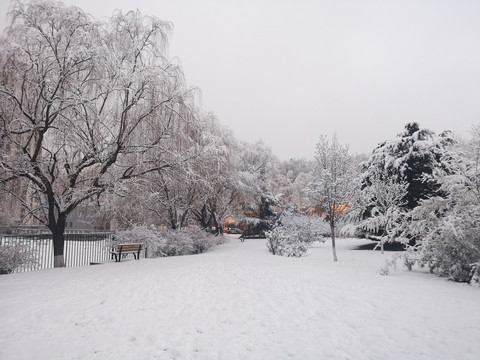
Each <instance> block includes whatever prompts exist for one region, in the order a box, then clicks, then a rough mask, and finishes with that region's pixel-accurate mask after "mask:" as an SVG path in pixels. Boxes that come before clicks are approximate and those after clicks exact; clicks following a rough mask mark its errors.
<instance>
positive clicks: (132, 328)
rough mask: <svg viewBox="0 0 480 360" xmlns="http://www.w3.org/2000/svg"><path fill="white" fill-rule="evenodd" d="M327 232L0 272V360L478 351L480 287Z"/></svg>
mask: <svg viewBox="0 0 480 360" xmlns="http://www.w3.org/2000/svg"><path fill="white" fill-rule="evenodd" d="M365 242H367V241H365V240H358V239H337V253H338V258H339V261H338V262H337V263H334V262H333V261H332V253H331V248H330V246H329V243H328V242H327V243H325V244H320V243H318V244H317V243H315V246H314V247H313V248H312V249H310V250H309V252H308V254H307V256H305V257H302V258H284V257H279V256H273V255H271V254H269V253H268V251H267V248H266V246H265V240H258V239H254V240H247V241H245V242H244V243H242V242H240V241H238V240H237V239H232V240H231V241H230V242H227V243H226V244H223V245H220V246H219V247H217V248H216V249H215V250H213V251H211V252H208V253H205V254H201V255H193V256H180V257H169V258H158V259H141V260H140V261H135V260H126V261H122V262H121V263H115V262H108V263H105V264H102V265H96V266H89V267H80V268H67V269H49V270H41V271H36V272H29V273H17V274H12V275H5V276H0V294H1V296H0V308H1V312H0V334H2V336H1V337H0V359H9V360H14V359H49V360H54V359H62V360H64V359H116V360H118V359H249V360H253V359H302V360H305V359H355V360H362V359H368V360H374V359H402V360H403V359H416V360H417V359H420V360H421V359H464V360H467V359H478V354H479V353H480V342H479V341H478V339H480V321H479V320H480V307H479V306H478V304H479V300H480V288H476V287H472V286H469V285H464V284H458V283H453V282H449V281H447V280H445V279H442V278H437V277H435V276H433V275H430V274H428V273H425V272H422V271H413V272H408V271H406V270H403V269H400V270H399V271H397V272H393V274H392V275H390V276H381V275H379V274H378V273H377V271H378V269H379V268H380V267H381V266H382V265H383V263H384V261H385V259H388V258H389V257H390V254H391V253H390V254H388V253H385V255H381V254H380V252H373V251H369V250H353V249H355V248H356V246H358V245H362V244H364V243H365Z"/></svg>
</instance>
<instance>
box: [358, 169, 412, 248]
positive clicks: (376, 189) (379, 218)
mask: <svg viewBox="0 0 480 360" xmlns="http://www.w3.org/2000/svg"><path fill="white" fill-rule="evenodd" d="M376 171H377V172H370V176H369V178H368V182H367V183H366V184H365V186H364V188H363V189H362V190H361V191H360V193H359V197H358V200H357V206H358V207H360V208H362V209H363V210H368V212H369V214H370V216H369V217H367V218H366V219H364V220H363V221H361V222H360V224H359V225H358V227H359V228H360V229H362V230H365V231H367V232H368V233H370V234H372V235H370V237H371V238H373V239H376V240H378V241H379V244H378V246H380V247H381V251H382V254H383V247H384V244H385V242H393V241H398V238H399V236H400V234H401V230H402V227H403V225H404V223H405V218H406V210H405V208H404V206H403V205H404V204H405V203H404V201H405V196H406V193H407V186H408V184H406V183H405V182H397V181H396V180H394V179H392V178H389V177H387V178H386V177H385V176H384V174H383V173H380V172H378V169H376Z"/></svg>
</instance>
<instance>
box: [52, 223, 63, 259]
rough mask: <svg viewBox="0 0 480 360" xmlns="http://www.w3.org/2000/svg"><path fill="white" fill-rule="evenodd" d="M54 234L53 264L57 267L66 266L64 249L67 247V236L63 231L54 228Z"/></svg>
mask: <svg viewBox="0 0 480 360" xmlns="http://www.w3.org/2000/svg"><path fill="white" fill-rule="evenodd" d="M52 235H53V266H54V267H56V268H59V267H65V258H64V256H63V251H64V249H65V237H64V234H63V231H60V230H59V229H56V230H52Z"/></svg>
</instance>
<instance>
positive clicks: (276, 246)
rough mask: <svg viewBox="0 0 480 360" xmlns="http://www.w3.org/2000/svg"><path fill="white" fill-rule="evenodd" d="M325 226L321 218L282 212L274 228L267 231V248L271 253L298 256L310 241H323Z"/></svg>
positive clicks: (308, 245) (304, 251)
mask: <svg viewBox="0 0 480 360" xmlns="http://www.w3.org/2000/svg"><path fill="white" fill-rule="evenodd" d="M326 228H327V224H326V223H325V222H324V221H323V219H322V218H313V217H310V216H306V215H302V214H299V213H296V212H292V211H288V212H284V213H283V214H282V215H281V216H280V219H279V220H278V222H277V224H276V225H275V227H274V229H273V230H272V231H270V232H268V233H267V248H268V250H269V251H270V252H271V253H272V254H273V255H280V256H288V257H300V256H302V255H304V254H305V253H306V252H307V250H308V248H309V247H310V245H311V243H312V242H314V241H316V240H318V241H322V242H324V241H325V238H324V237H323V234H325V232H326V231H325V229H326Z"/></svg>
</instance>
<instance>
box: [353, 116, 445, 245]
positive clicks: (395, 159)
mask: <svg viewBox="0 0 480 360" xmlns="http://www.w3.org/2000/svg"><path fill="white" fill-rule="evenodd" d="M453 143H454V140H453V138H452V135H451V133H450V132H448V131H445V132H443V133H441V134H439V135H436V134H435V133H434V132H432V131H430V130H427V129H420V127H419V125H418V124H417V123H410V124H407V125H406V127H405V130H404V131H403V132H402V133H400V134H399V135H398V136H397V137H396V138H395V139H392V140H387V141H384V142H382V143H381V144H379V145H378V146H377V147H376V148H375V149H374V150H373V152H372V154H371V155H370V157H369V159H368V160H367V161H366V162H364V163H363V165H362V175H361V177H360V181H361V187H362V189H367V188H368V187H369V186H371V183H372V181H371V179H372V178H375V177H377V178H378V179H379V180H380V182H382V181H383V182H384V184H385V185H386V186H387V188H389V189H390V190H393V188H394V187H395V185H394V184H400V188H401V187H403V186H402V184H404V183H405V184H406V185H407V187H406V192H405V194H404V197H403V199H401V201H400V204H401V205H400V208H401V209H403V210H404V211H405V212H408V211H410V210H412V209H414V208H415V207H417V206H418V204H419V203H420V202H421V201H422V200H425V199H428V198H430V197H432V196H441V195H442V190H441V189H440V185H439V183H438V181H437V180H436V179H435V178H434V177H433V176H432V175H433V173H434V171H435V170H436V169H437V168H441V167H442V162H441V161H440V158H441V156H442V154H443V152H444V150H445V149H446V148H448V147H449V146H450V145H451V144H453ZM397 190H400V189H397ZM366 191H367V192H368V189H367V190H366ZM370 193H371V194H374V192H370ZM390 195H393V193H392V194H390ZM369 201H370V202H371V204H370V205H369V206H367V207H365V208H364V209H363V210H362V218H363V219H368V218H369V217H371V216H372V215H373V214H372V209H373V207H374V206H375V201H376V200H375V199H370V200H369ZM382 201H384V200H383V199H380V200H378V202H382ZM401 209H398V210H401ZM378 225H379V226H378V228H377V227H370V229H371V230H370V231H368V232H369V233H370V234H371V235H373V236H382V234H384V233H385V229H384V228H382V226H381V224H380V223H378ZM364 229H366V228H364ZM374 230H375V231H374ZM370 234H369V235H370Z"/></svg>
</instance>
